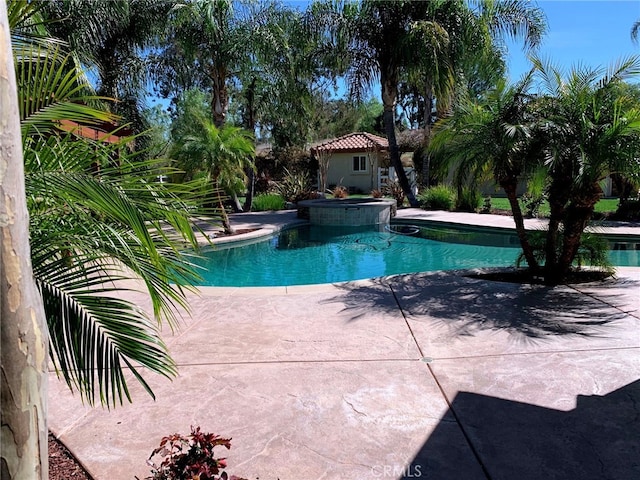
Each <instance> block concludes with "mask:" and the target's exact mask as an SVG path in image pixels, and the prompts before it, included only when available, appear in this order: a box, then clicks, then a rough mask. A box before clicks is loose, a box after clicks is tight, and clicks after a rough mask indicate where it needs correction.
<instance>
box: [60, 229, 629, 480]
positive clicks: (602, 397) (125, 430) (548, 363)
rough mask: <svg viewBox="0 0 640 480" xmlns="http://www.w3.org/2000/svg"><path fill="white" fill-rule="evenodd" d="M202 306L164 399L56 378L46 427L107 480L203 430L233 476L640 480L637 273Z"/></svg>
mask: <svg viewBox="0 0 640 480" xmlns="http://www.w3.org/2000/svg"><path fill="white" fill-rule="evenodd" d="M282 218H283V217H277V219H276V220H277V221H283V220H282ZM267 220H268V219H267ZM262 221H265V219H264V218H263V219H262ZM497 221H498V220H496V222H497ZM500 221H501V220H500ZM274 222H275V221H274ZM131 298H132V299H133V300H135V301H136V302H137V303H138V304H139V305H140V306H141V307H142V308H149V304H148V301H147V300H146V298H144V296H141V295H139V296H133V297H131ZM190 300H191V301H190V304H191V312H192V316H191V317H190V318H187V319H185V321H184V322H183V324H182V326H181V328H180V330H179V331H177V332H175V333H174V334H171V332H170V331H167V332H166V340H167V343H168V346H169V349H170V351H171V353H172V355H173V356H174V358H175V359H176V361H177V363H178V368H179V375H178V377H177V378H175V379H174V380H173V381H169V380H167V379H164V378H161V377H157V376H156V377H154V376H149V381H150V384H151V386H152V388H153V390H154V392H155V394H156V400H155V401H153V400H152V399H151V398H150V397H149V396H148V395H147V394H146V393H145V392H144V391H143V390H142V388H141V387H140V386H139V385H137V384H136V383H135V381H132V383H131V393H132V396H133V404H126V405H124V406H122V407H117V408H115V409H112V410H107V409H103V408H100V407H97V408H89V407H86V406H83V405H82V404H81V403H80V401H79V399H78V398H77V397H74V396H72V395H71V394H69V393H68V391H67V390H66V386H65V385H64V384H63V383H62V382H60V381H58V380H56V379H55V375H54V374H53V373H52V374H51V382H50V387H49V390H50V405H49V426H50V428H51V430H52V431H53V432H54V434H55V435H57V436H58V437H60V438H61V439H62V441H63V442H64V443H65V444H66V445H67V446H68V447H69V448H70V449H71V451H72V452H73V453H74V454H75V455H76V456H77V458H79V460H80V461H81V462H82V463H83V464H84V465H85V467H86V468H87V469H88V471H89V472H90V473H91V474H92V475H93V476H94V478H95V479H96V480H103V479H108V480H114V479H133V478H134V477H135V476H137V477H139V478H144V477H145V476H146V475H148V474H149V467H148V466H147V465H146V464H145V461H146V459H147V457H148V455H149V454H150V453H151V451H152V450H153V449H154V448H155V447H156V446H157V445H158V443H159V441H160V439H161V438H162V437H163V436H164V435H167V434H171V433H175V432H180V433H188V432H189V427H190V426H191V425H199V426H200V427H201V428H202V429H203V430H205V431H211V432H215V433H218V434H221V435H224V436H229V437H232V438H233V440H232V448H231V450H230V451H229V452H226V451H224V452H223V451H221V452H220V454H221V455H224V456H227V457H228V464H229V468H228V469H227V470H228V471H229V472H230V473H233V474H236V475H241V476H244V477H246V478H248V479H252V480H253V479H258V478H259V479H261V480H267V479H273V480H275V479H280V480H286V479H296V480H298V479H305V480H306V479H336V480H338V479H343V480H348V479H354V480H356V479H377V478H397V479H401V478H402V479H412V478H425V479H427V478H428V479H443V480H449V479H461V480H462V479H464V480H467V479H491V480H493V479H513V478H521V479H539V478H557V479H573V478H580V479H594V480H595V479H607V478H608V479H616V480H625V479H629V480H631V479H636V478H640V461H639V460H638V459H640V407H638V406H639V405H640V314H639V312H640V309H639V308H638V302H639V301H640V268H623V269H620V270H619V272H618V278H617V279H615V280H611V281H609V282H606V283H604V284H585V285H580V286H576V287H568V286H561V287H555V288H549V287H542V286H521V285H514V284H507V283H497V282H488V281H481V280H478V279H471V278H467V277H464V276H462V275H461V274H460V273H459V272H451V273H432V274H418V275H406V276H395V277H389V278H384V279H376V280H373V281H365V282H354V283H350V284H342V285H335V286H334V285H322V286H313V287H294V288H284V287H283V288H273V289H272V288H253V289H235V288H203V289H201V294H200V295H199V296H192V297H191V298H190Z"/></svg>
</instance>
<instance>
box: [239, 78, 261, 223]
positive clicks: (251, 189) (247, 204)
mask: <svg viewBox="0 0 640 480" xmlns="http://www.w3.org/2000/svg"><path fill="white" fill-rule="evenodd" d="M257 81H258V80H257V78H256V77H253V78H252V79H251V82H250V83H249V86H248V87H247V90H246V92H245V95H244V96H245V100H246V105H245V107H246V108H245V115H244V119H243V124H244V128H245V129H246V130H248V131H250V132H251V133H253V134H254V135H255V129H256V107H255V91H256V84H257ZM255 193H256V172H255V168H249V169H247V196H246V197H245V200H244V205H243V207H242V210H243V211H245V212H250V211H251V207H252V206H253V196H254V195H255Z"/></svg>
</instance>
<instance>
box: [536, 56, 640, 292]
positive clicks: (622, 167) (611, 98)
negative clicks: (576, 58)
mask: <svg viewBox="0 0 640 480" xmlns="http://www.w3.org/2000/svg"><path fill="white" fill-rule="evenodd" d="M534 65H535V66H536V68H537V70H538V72H539V75H540V78H541V81H542V83H541V85H542V88H543V90H542V92H541V95H540V98H539V100H538V108H539V109H540V110H539V112H540V113H539V114H540V115H541V117H542V118H541V125H542V126H543V128H544V135H545V137H544V141H545V143H546V147H547V152H548V160H547V168H548V176H549V178H550V186H549V194H548V199H549V207H550V218H549V226H548V233H547V237H546V242H545V279H546V281H548V282H550V283H557V282H559V281H561V280H563V278H564V277H565V275H566V274H567V273H568V272H569V270H570V268H571V266H572V264H573V261H574V259H575V256H576V253H577V251H578V248H579V246H580V240H581V236H582V233H583V232H584V229H585V228H586V226H587V223H588V221H589V220H590V218H591V216H592V215H593V211H594V207H595V204H596V203H597V202H598V200H599V199H600V197H601V195H602V189H601V187H600V182H601V181H602V180H603V179H604V178H605V177H606V176H607V175H609V174H611V173H623V174H624V173H634V172H635V173H636V174H637V173H638V171H639V170H640V166H639V165H638V162H637V158H638V145H639V143H638V141H639V139H640V109H638V107H637V103H636V102H635V101H632V102H629V98H628V97H627V96H625V95H622V94H621V92H622V90H621V89H620V88H619V84H620V82H623V81H624V80H626V79H628V78H632V77H637V76H638V75H640V57H638V56H632V57H629V58H625V59H622V60H621V61H619V62H617V63H615V64H614V65H612V66H611V67H610V68H609V69H602V68H596V69H593V68H586V67H575V68H574V69H572V70H571V71H570V72H569V74H568V76H567V77H566V78H565V77H564V76H563V74H562V71H561V70H559V69H558V68H556V67H554V66H553V65H552V64H550V63H549V62H542V61H540V60H538V59H536V60H534ZM561 227H562V228H561ZM560 232H562V235H560Z"/></svg>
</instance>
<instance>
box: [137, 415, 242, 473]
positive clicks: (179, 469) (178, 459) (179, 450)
mask: <svg viewBox="0 0 640 480" xmlns="http://www.w3.org/2000/svg"><path fill="white" fill-rule="evenodd" d="M220 445H221V446H224V447H225V448H226V449H227V450H228V449H230V448H231V439H230V438H222V437H220V436H219V435H214V434H213V433H202V432H201V431H200V427H193V426H192V427H191V434H190V435H187V436H184V435H180V434H178V433H176V434H173V435H169V436H168V437H164V438H163V439H162V440H161V441H160V446H159V447H158V448H156V449H155V450H154V451H153V452H151V455H150V456H149V460H147V463H148V464H149V465H150V466H151V473H152V475H151V476H150V477H147V478H146V479H145V480H244V479H242V478H240V477H236V476H235V475H231V476H228V475H227V473H226V472H224V471H222V469H223V468H226V467H227V462H226V459H225V458H216V457H215V456H214V452H213V449H214V448H215V447H217V446H220ZM156 455H160V456H162V457H163V460H162V462H161V463H160V465H156V464H155V463H154V462H153V461H152V458H153V457H155V456H156Z"/></svg>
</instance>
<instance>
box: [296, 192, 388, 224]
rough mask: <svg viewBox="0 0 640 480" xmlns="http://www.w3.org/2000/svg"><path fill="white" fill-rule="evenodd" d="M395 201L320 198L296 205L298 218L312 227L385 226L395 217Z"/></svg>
mask: <svg viewBox="0 0 640 480" xmlns="http://www.w3.org/2000/svg"><path fill="white" fill-rule="evenodd" d="M395 206H396V201H395V200H389V199H385V198H372V197H371V198H331V199H326V198H320V199H317V200H303V201H301V202H299V203H298V217H299V218H305V219H308V220H309V222H310V223H311V224H312V225H333V226H352V227H359V226H363V225H387V224H388V223H389V222H390V221H391V218H392V217H393V216H394V215H395Z"/></svg>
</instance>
